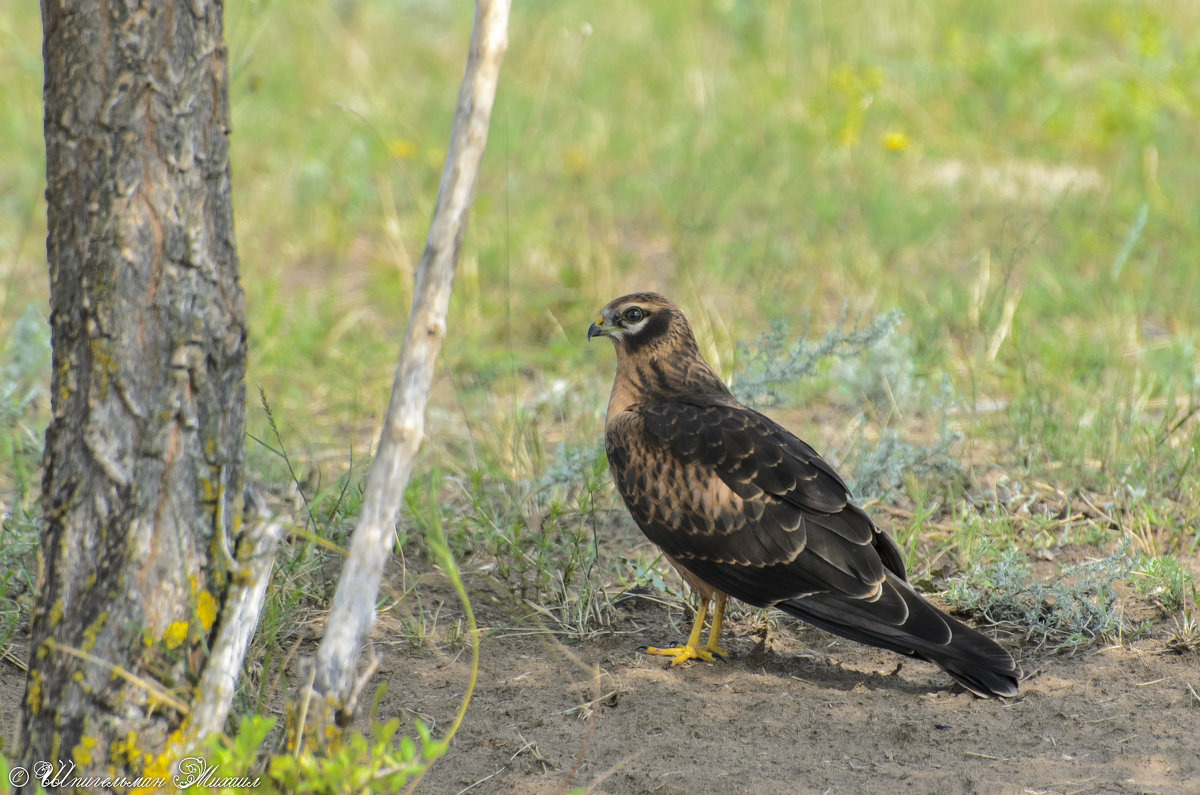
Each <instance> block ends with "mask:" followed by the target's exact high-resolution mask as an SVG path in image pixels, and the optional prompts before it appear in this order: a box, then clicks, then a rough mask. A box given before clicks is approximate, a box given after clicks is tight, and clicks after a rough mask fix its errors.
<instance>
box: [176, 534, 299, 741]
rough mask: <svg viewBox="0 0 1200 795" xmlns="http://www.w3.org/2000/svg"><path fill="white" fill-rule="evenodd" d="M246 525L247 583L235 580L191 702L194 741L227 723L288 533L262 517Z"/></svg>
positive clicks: (244, 565)
mask: <svg viewBox="0 0 1200 795" xmlns="http://www.w3.org/2000/svg"><path fill="white" fill-rule="evenodd" d="M247 531H248V534H247V537H246V539H245V540H244V541H243V546H244V547H245V552H243V553H241V554H242V559H241V560H239V561H238V565H239V567H240V569H241V571H240V572H239V576H238V580H241V579H243V578H244V579H245V581H246V584H237V580H235V584H234V586H233V587H232V588H230V590H229V596H228V598H227V599H226V601H225V605H224V606H223V607H222V611H221V612H222V616H221V628H220V630H218V632H217V637H216V641H215V642H214V643H213V648H212V653H211V654H210V655H209V657H208V662H207V664H206V665H205V666H204V673H203V675H202V676H201V678H200V687H199V688H198V692H199V694H200V697H199V701H198V702H197V703H196V705H195V706H194V707H193V708H192V716H191V719H190V720H189V721H188V724H187V738H188V740H189V743H195V742H197V741H199V740H201V739H203V738H204V737H207V736H208V735H210V734H215V733H216V732H219V731H221V729H222V727H224V725H225V719H226V718H227V717H229V709H230V707H231V706H232V704H233V695H234V691H235V690H236V689H237V681H238V675H239V674H240V673H241V672H242V663H243V662H244V661H245V659H246V650H247V649H248V648H249V647H250V640H251V638H253V636H254V630H255V628H256V627H257V626H258V617H259V614H260V613H261V612H262V606H263V601H264V600H265V599H266V598H267V585H268V584H269V583H270V581H271V568H272V566H273V565H274V563H275V550H276V549H277V548H278V546H279V540H280V539H281V538H282V537H283V527H282V526H281V525H279V524H277V523H275V522H270V521H266V520H265V519H260V521H259V522H257V523H256V524H254V525H251V526H250V527H248V528H247Z"/></svg>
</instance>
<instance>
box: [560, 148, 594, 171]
mask: <svg viewBox="0 0 1200 795" xmlns="http://www.w3.org/2000/svg"><path fill="white" fill-rule="evenodd" d="M562 160H563V167H564V168H566V170H567V173H568V174H570V175H571V176H573V177H582V176H583V175H584V174H586V173H587V171H588V167H589V166H590V165H591V164H590V163H589V162H588V156H587V152H585V151H583V150H582V149H580V148H579V147H578V146H568V147H567V148H566V149H564V150H563V152H562Z"/></svg>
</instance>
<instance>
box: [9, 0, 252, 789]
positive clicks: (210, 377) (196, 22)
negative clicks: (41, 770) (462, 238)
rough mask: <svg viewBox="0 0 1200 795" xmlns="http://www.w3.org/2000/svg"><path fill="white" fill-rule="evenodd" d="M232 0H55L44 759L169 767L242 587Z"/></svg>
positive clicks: (30, 723) (30, 727)
mask: <svg viewBox="0 0 1200 795" xmlns="http://www.w3.org/2000/svg"><path fill="white" fill-rule="evenodd" d="M222 11H223V8H222V3H221V2H220V1H219V0H209V1H208V2H204V1H203V0H191V1H190V2H181V1H180V0H154V1H153V2H141V3H139V2H137V1H136V0H114V2H108V3H97V2H93V0H43V2H42V21H43V31H44V34H43V35H44V40H43V56H44V61H45V91H44V99H45V137H46V183H47V188H46V198H47V204H48V228H49V235H48V240H47V252H48V258H49V265H50V294H51V295H50V304H51V318H50V323H51V327H52V337H53V346H54V360H53V381H52V406H51V408H52V419H51V422H50V426H49V428H48V429H47V431H46V452H45V460H44V465H45V475H44V480H43V508H44V514H45V517H44V527H43V529H42V535H41V548H40V553H39V558H38V593H37V601H36V606H35V610H34V614H33V621H32V640H31V649H30V673H29V677H28V680H27V684H26V693H25V701H24V705H23V713H22V723H23V730H22V737H23V740H24V742H23V753H22V764H23V765H24V766H25V768H26V769H27V770H31V771H32V770H33V769H34V767H33V766H34V763H36V762H38V761H46V762H50V763H52V764H54V765H55V766H58V765H59V763H60V760H61V762H62V763H63V764H64V765H66V766H70V765H71V764H74V766H75V768H74V770H73V771H71V776H72V777H74V776H81V777H82V776H87V775H99V776H101V777H103V776H105V775H113V774H114V773H115V774H116V775H130V776H131V777H136V776H137V775H140V774H142V773H143V772H146V773H148V774H150V773H158V772H166V771H163V770H158V769H156V768H161V767H162V766H163V764H164V762H163V760H164V759H165V757H164V755H163V751H164V749H165V748H166V747H167V745H168V739H169V738H171V737H172V735H173V734H174V733H175V732H177V731H178V730H179V729H180V728H181V726H182V724H183V722H184V720H185V717H186V712H187V709H188V708H187V706H186V705H187V703H188V702H190V701H191V697H192V690H193V687H194V686H195V684H196V683H197V682H198V681H199V679H200V677H201V675H202V673H203V669H204V666H205V663H206V659H207V655H208V649H209V644H210V643H211V641H212V639H213V637H214V636H215V632H216V630H217V628H218V627H217V618H218V613H219V605H221V604H222V603H223V600H224V598H225V595H226V593H227V591H228V589H229V587H231V584H232V581H233V580H234V579H235V577H234V576H233V570H234V566H235V565H236V564H235V563H234V559H233V550H234V549H235V547H236V540H237V539H238V536H239V531H240V520H241V513H242V459H243V451H244V439H243V435H244V430H245V391H244V390H245V387H244V375H245V360H246V326H245V315H244V307H243V297H242V290H241V287H240V285H239V283H238V276H237V254H236V251H235V248H234V236H233V211H232V206H231V201H230V174H229V161H228V141H227V136H228V135H229V126H230V123H229V101H228V68H227V59H226V51H225V47H224V45H223V43H222ZM175 736H178V735H175Z"/></svg>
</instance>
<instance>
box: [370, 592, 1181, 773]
mask: <svg viewBox="0 0 1200 795" xmlns="http://www.w3.org/2000/svg"><path fill="white" fill-rule="evenodd" d="M475 601H477V602H479V603H481V604H483V607H482V608H481V607H480V605H479V604H477V610H479V611H480V612H481V613H482V617H481V626H485V627H487V628H488V630H489V635H488V637H487V638H486V639H485V641H484V642H483V644H482V650H481V661H480V675H479V684H478V687H477V689H476V691H475V695H474V697H473V699H472V701H471V706H470V709H469V711H468V713H467V717H466V721H465V722H464V725H463V728H462V729H461V730H460V732H459V734H458V736H457V737H456V738H455V740H454V743H453V745H452V747H451V751H450V754H449V755H448V756H447V757H446V758H444V759H443V760H441V761H440V762H438V763H437V764H436V765H435V766H434V767H433V769H432V770H431V771H430V772H429V774H428V776H427V777H426V779H425V781H423V782H422V784H421V787H420V791H423V792H431V793H458V792H464V791H469V792H473V793H481V792H531V793H555V792H565V791H568V790H569V789H570V788H575V787H579V788H583V789H585V790H587V791H591V792H603V793H650V792H653V793H689V792H714V793H720V792H730V793H733V792H746V793H809V792H812V793H893V792H915V793H1110V792H1113V793H1200V696H1197V693H1198V692H1200V654H1197V653H1196V652H1190V653H1186V654H1178V653H1175V652H1172V651H1169V650H1167V648H1166V647H1165V643H1164V641H1165V638H1166V636H1167V634H1168V633H1167V631H1166V630H1167V627H1161V628H1160V631H1159V632H1158V633H1151V634H1150V635H1149V636H1144V637H1143V638H1141V639H1139V640H1138V641H1137V642H1136V643H1133V644H1128V645H1124V646H1121V645H1116V646H1111V647H1108V648H1102V649H1098V650H1092V651H1089V652H1086V653H1081V654H1076V655H1074V656H1069V657H1067V656H1051V657H1041V658H1039V657H1037V656H1026V655H1024V654H1022V651H1021V649H1020V648H1019V647H1018V648H1016V651H1017V653H1018V655H1019V656H1022V657H1023V659H1022V664H1023V666H1024V668H1025V671H1026V674H1027V677H1028V678H1027V679H1026V680H1025V681H1024V682H1023V683H1022V688H1021V697H1020V698H1018V699H1015V700H1011V701H995V700H982V699H978V698H975V697H974V696H971V695H970V694H967V693H965V692H962V691H961V690H959V689H958V688H957V687H956V686H952V685H951V682H950V679H949V678H948V677H947V676H945V675H944V674H943V673H942V672H941V671H940V670H939V669H937V668H936V667H935V666H933V665H930V664H927V663H923V662H919V661H913V660H907V659H905V658H901V657H899V656H897V655H894V654H890V653H887V652H881V651H876V650H873V649H868V648H865V647H863V646H860V645H858V644H854V643H851V642H849V641H843V640H840V639H838V638H835V637H833V636H831V635H828V634H826V633H823V632H821V631H819V630H816V629H813V628H809V627H805V626H803V625H800V624H798V623H795V622H792V621H790V620H788V619H786V618H781V619H780V622H779V624H778V625H777V626H775V627H773V628H771V630H770V632H769V634H768V635H767V636H766V637H765V638H764V634H763V632H764V627H763V626H762V625H761V624H759V625H758V626H753V625H752V624H751V622H752V620H753V618H754V616H753V614H750V613H747V614H744V615H743V616H741V617H740V618H739V619H737V620H735V622H734V623H733V624H732V625H731V626H730V629H731V630H732V632H731V634H730V635H729V636H728V637H727V640H728V641H729V642H728V643H727V644H726V645H727V646H728V647H729V648H730V650H731V651H733V652H734V653H735V657H734V658H733V659H731V660H729V661H723V662H716V663H689V664H688V665H686V666H681V667H680V668H677V669H674V670H669V669H666V668H665V667H664V662H663V661H662V660H661V659H660V658H654V657H649V656H647V655H645V654H644V653H642V651H641V649H642V648H644V647H645V646H646V645H647V644H656V643H657V644H660V645H662V644H663V642H667V641H670V642H675V641H680V640H682V639H683V636H684V635H685V634H686V630H687V628H688V622H689V621H690V616H689V615H687V614H686V613H685V612H684V611H682V610H677V609H671V608H668V607H665V606H663V605H661V604H658V603H655V602H650V601H648V600H643V599H636V600H629V601H627V602H625V603H624V604H623V605H622V606H621V607H620V608H619V613H620V615H619V616H618V618H617V621H616V622H615V625H614V628H613V629H614V632H612V633H607V634H604V635H601V636H597V637H594V638H591V639H588V640H586V641H583V642H579V643H575V644H572V645H565V644H564V643H563V642H562V640H561V638H559V637H556V636H555V635H553V634H550V633H548V632H545V631H541V632H539V631H538V624H537V622H536V620H534V619H532V618H529V617H525V618H522V619H520V620H514V619H513V617H512V613H511V609H510V608H503V607H502V606H500V604H499V603H497V602H495V601H492V603H491V606H488V605H487V604H486V603H487V602H488V601H489V595H488V594H482V595H480V596H477V597H476V600H475ZM429 604H430V603H429V602H428V601H427V602H426V605H429ZM451 604H452V603H451V602H449V601H447V603H446V606H445V610H446V611H449V612H446V613H444V614H443V616H442V620H443V621H451V622H452V621H454V616H453V611H452V608H451ZM1010 645H1011V644H1010ZM381 656H382V657H383V658H384V659H383V662H382V666H381V669H380V672H379V674H377V680H382V681H386V682H387V686H388V689H387V695H386V696H385V698H384V700H383V701H382V702H381V705H380V710H379V717H380V718H384V719H387V718H391V717H395V716H399V717H400V718H401V721H402V723H406V722H407V721H409V720H411V717H414V716H415V715H421V716H423V717H424V719H425V720H426V721H429V720H435V721H437V722H438V724H439V725H440V726H443V727H444V726H445V725H447V723H448V721H449V720H450V719H451V718H452V717H453V715H454V712H455V710H456V709H457V707H458V703H459V699H460V698H461V695H462V692H463V688H464V686H465V684H466V682H467V675H468V667H469V666H468V662H469V652H468V651H467V650H465V649H457V650H454V651H452V652H447V651H445V650H444V649H441V650H439V649H437V648H434V647H433V646H428V647H424V648H414V647H412V646H411V645H397V646H391V647H390V648H389V649H388V650H387V651H386V653H384V654H382V655H381ZM901 662H902V663H903V665H902V666H900V667H899V670H896V669H897V665H898V663H901Z"/></svg>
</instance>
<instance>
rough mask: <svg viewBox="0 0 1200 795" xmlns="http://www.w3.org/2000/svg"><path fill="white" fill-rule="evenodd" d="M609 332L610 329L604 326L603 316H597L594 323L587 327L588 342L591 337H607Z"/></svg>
mask: <svg viewBox="0 0 1200 795" xmlns="http://www.w3.org/2000/svg"><path fill="white" fill-rule="evenodd" d="M610 331H612V327H611V326H608V325H605V322H604V315H599V316H598V317H597V318H596V322H595V323H593V324H592V325H590V326H588V337H587V338H588V342H591V341H592V337H607V336H608V332H610Z"/></svg>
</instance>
